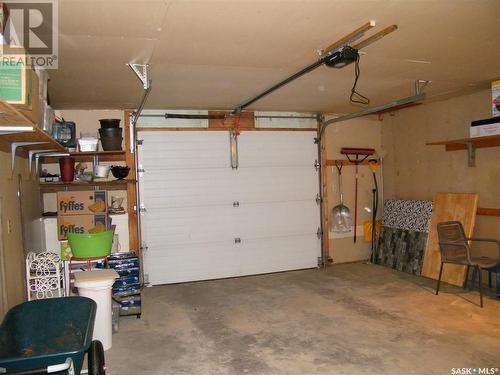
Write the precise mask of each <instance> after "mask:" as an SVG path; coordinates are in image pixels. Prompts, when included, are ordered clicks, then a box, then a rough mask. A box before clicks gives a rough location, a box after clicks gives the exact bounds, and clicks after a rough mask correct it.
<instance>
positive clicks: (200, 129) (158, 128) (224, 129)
mask: <svg viewBox="0 0 500 375" xmlns="http://www.w3.org/2000/svg"><path fill="white" fill-rule="evenodd" d="M218 121H220V120H218ZM138 130H139V131H147V132H155V131H156V132H162V131H165V132H166V131H227V130H229V129H228V128H195V127H193V128H162V127H144V128H142V127H141V128H138ZM240 130H242V131H273V132H278V131H286V132H290V131H292V132H310V131H317V130H318V129H317V128H243V129H240Z"/></svg>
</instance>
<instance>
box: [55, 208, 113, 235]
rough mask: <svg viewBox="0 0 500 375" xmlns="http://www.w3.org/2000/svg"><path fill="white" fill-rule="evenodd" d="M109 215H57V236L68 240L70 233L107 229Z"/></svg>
mask: <svg viewBox="0 0 500 375" xmlns="http://www.w3.org/2000/svg"><path fill="white" fill-rule="evenodd" d="M107 222H108V215H106V214H97V215H57V236H58V238H59V240H67V239H68V233H69V232H71V233H89V231H90V230H96V231H104V230H106V227H107Z"/></svg>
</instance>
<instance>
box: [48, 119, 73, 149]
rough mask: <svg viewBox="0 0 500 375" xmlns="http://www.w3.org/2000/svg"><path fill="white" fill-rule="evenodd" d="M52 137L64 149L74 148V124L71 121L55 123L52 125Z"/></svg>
mask: <svg viewBox="0 0 500 375" xmlns="http://www.w3.org/2000/svg"><path fill="white" fill-rule="evenodd" d="M52 137H53V138H54V139H55V140H56V141H57V142H59V143H60V144H61V145H62V146H64V147H76V124H75V123H74V122H73V121H64V119H63V120H62V121H57V122H56V123H55V124H54V125H52Z"/></svg>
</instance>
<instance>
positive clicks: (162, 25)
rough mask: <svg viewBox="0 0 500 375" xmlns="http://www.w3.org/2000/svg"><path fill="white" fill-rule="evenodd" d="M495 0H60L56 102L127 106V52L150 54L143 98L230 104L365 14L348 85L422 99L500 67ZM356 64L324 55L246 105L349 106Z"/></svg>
mask: <svg viewBox="0 0 500 375" xmlns="http://www.w3.org/2000/svg"><path fill="white" fill-rule="evenodd" d="M499 19H500V1H498V0H476V1H468V0H428V1H421V0H407V1H400V0H369V1H368V0H345V1H341V0H288V1H284V0H220V1H218V0H198V1H195V0H192V1H191V0H162V1H159V0H158V1H157V0H146V1H132V0H128V1H127V0H63V1H59V69H58V70H53V71H50V76H51V82H50V98H51V101H52V105H53V107H55V108H95V109H98V108H108V109H110V108H120V109H121V108H135V107H136V106H137V105H138V103H139V102H140V98H141V95H142V86H141V84H140V82H139V80H138V79H137V78H136V77H135V75H134V74H133V72H132V71H131V70H130V68H128V67H127V66H126V65H125V64H126V63H128V62H135V63H149V64H151V76H152V79H153V90H152V93H151V95H150V97H149V100H148V102H147V105H146V107H147V108H171V109H174V108H182V109H188V108H192V109H232V108H234V107H235V106H236V105H237V104H238V103H240V102H242V101H244V100H245V99H248V98H250V97H252V96H253V95H255V94H258V93H259V92H260V91H262V90H264V89H266V88H268V87H269V86H271V85H272V84H274V83H276V82H278V81H280V80H281V79H283V78H286V77H287V76H288V75H290V74H292V73H295V72H296V71H298V70H299V69H301V68H303V67H304V66H307V65H309V64H311V63H313V62H314V61H316V59H317V57H318V55H317V51H318V50H321V49H323V48H325V47H326V46H328V45H330V44H331V43H333V42H335V41H336V40H338V39H340V38H341V37H343V36H344V35H346V34H348V33H350V32H351V31H353V30H354V29H356V28H358V27H359V26H361V25H363V24H364V23H366V22H368V21H369V20H375V21H376V23H377V26H376V27H375V28H373V29H372V31H370V32H369V33H367V36H369V35H371V34H372V33H375V32H377V31H379V30H381V29H383V28H384V27H386V26H389V25H392V24H397V25H398V27H399V28H398V30H397V31H395V32H393V33H392V34H390V35H388V36H387V37H385V38H383V39H381V40H379V41H378V42H376V43H374V44H372V45H370V46H368V47H366V48H364V49H363V50H362V52H363V55H362V56H361V62H360V65H361V77H360V80H359V83H358V90H359V91H360V92H361V93H363V94H364V95H366V96H368V97H370V98H371V104H370V105H376V104H380V103H384V102H386V101H389V100H394V99H398V98H400V97H405V96H409V95H412V94H413V82H414V80H416V79H424V80H431V81H432V83H431V84H429V86H428V87H427V88H426V90H425V91H426V93H427V94H428V95H429V97H430V99H431V100H436V99H440V98H445V97H449V96H454V95H460V94H463V93H466V92H470V91H475V90H479V89H483V88H486V87H488V85H489V82H490V81H491V80H492V79H494V78H498V77H500V48H499V45H500V42H499V39H500V36H499V34H498V20H499ZM353 78H354V66H353V65H350V66H348V67H345V68H343V69H340V70H339V69H331V68H327V67H325V66H322V67H320V68H318V69H316V70H315V71H313V72H312V73H309V74H307V75H306V76H303V77H301V78H299V79H298V80H296V81H294V82H292V83H291V84H289V85H287V86H285V87H283V88H282V89H280V90H278V91H276V92H275V93H273V94H271V95H269V96H267V97H265V98H264V99H262V100H260V101H258V102H256V103H255V104H253V105H252V106H251V107H249V109H254V110H277V111H279V110H284V111H306V112H336V113H341V112H352V111H354V110H357V109H359V105H358V106H354V105H352V104H349V93H350V89H351V86H352V83H353Z"/></svg>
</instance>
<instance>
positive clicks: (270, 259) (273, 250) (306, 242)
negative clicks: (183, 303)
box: [238, 235, 320, 275]
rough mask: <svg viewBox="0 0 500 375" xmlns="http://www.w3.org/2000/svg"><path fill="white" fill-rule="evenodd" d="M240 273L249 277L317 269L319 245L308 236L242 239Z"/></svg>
mask: <svg viewBox="0 0 500 375" xmlns="http://www.w3.org/2000/svg"><path fill="white" fill-rule="evenodd" d="M241 245H242V246H241V251H239V252H238V254H239V256H240V264H241V266H240V272H241V273H242V274H244V275H252V274H258V273H267V272H279V271H283V270H295V269H302V268H313V267H317V266H318V258H317V257H318V256H319V252H311V249H317V248H318V247H319V246H320V244H319V240H318V238H317V237H316V236H315V235H314V236H310V235H303V236H301V235H297V236H287V237H274V238H267V239H254V240H246V241H243V242H242V243H241Z"/></svg>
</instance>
